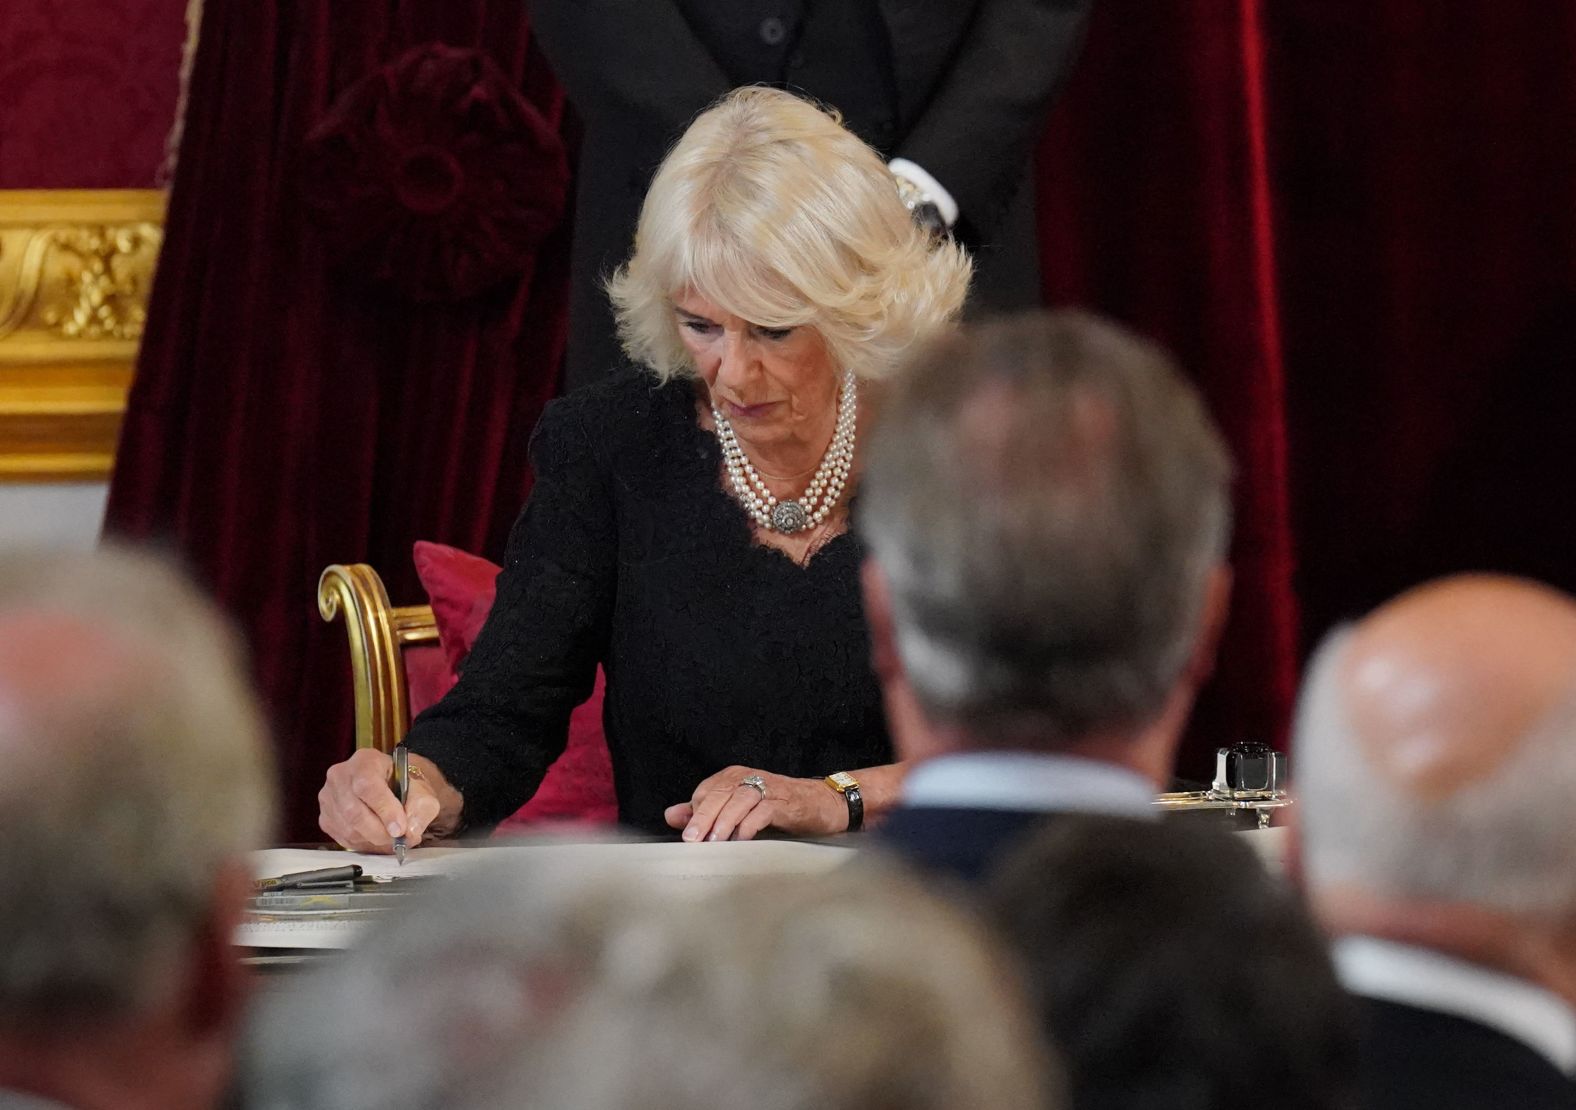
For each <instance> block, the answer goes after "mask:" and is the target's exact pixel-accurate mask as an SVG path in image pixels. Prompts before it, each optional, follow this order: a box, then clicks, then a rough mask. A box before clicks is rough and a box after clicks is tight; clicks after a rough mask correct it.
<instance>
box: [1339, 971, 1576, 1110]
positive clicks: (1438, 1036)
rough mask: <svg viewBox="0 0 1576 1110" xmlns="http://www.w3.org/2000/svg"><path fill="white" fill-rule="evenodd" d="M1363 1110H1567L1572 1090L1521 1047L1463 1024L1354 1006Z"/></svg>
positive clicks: (1376, 1004) (1397, 1008)
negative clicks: (1357, 1028)
mask: <svg viewBox="0 0 1576 1110" xmlns="http://www.w3.org/2000/svg"><path fill="white" fill-rule="evenodd" d="M1358 1004H1359V1012H1360V1026H1359V1040H1358V1053H1359V1056H1358V1066H1359V1072H1358V1076H1359V1089H1360V1091H1361V1099H1360V1100H1359V1103H1358V1105H1359V1106H1360V1107H1361V1108H1362V1110H1554V1108H1555V1107H1561V1108H1564V1110H1569V1108H1571V1107H1576V1083H1572V1081H1571V1079H1570V1078H1569V1077H1567V1076H1566V1075H1564V1074H1563V1073H1561V1072H1560V1070H1559V1069H1558V1068H1556V1067H1555V1066H1554V1065H1553V1064H1551V1063H1550V1062H1549V1061H1548V1059H1547V1058H1545V1057H1544V1056H1542V1055H1540V1054H1538V1053H1537V1052H1535V1051H1533V1050H1532V1049H1531V1048H1529V1047H1527V1046H1526V1045H1525V1044H1523V1043H1522V1042H1521V1041H1518V1040H1515V1039H1514V1038H1512V1037H1507V1036H1506V1035H1505V1034H1503V1033H1501V1032H1499V1031H1498V1030H1495V1029H1490V1028H1489V1027H1488V1026H1485V1025H1480V1024H1478V1023H1477V1022H1474V1021H1468V1020H1466V1019H1465V1018H1460V1017H1455V1016H1454V1015H1451V1014H1442V1013H1439V1012H1437V1011H1434V1010H1423V1009H1418V1008H1416V1007H1413V1006H1403V1005H1400V1004H1398V1003H1395V1002H1385V1001H1381V1000H1378V999H1373V998H1359V999H1358Z"/></svg>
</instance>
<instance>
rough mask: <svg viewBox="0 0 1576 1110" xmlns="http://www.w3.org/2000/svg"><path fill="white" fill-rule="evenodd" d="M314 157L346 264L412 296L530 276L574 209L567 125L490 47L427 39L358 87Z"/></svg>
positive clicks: (314, 175) (324, 210) (442, 295)
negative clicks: (540, 105) (549, 116)
mask: <svg viewBox="0 0 1576 1110" xmlns="http://www.w3.org/2000/svg"><path fill="white" fill-rule="evenodd" d="M304 156H305V167H304V173H305V192H306V198H307V202H308V204H309V206H310V208H311V210H312V211H313V213H314V215H315V217H316V222H317V224H318V226H319V228H320V229H321V231H322V233H323V235H324V238H325V243H326V246H327V249H328V250H329V252H330V254H331V257H332V260H333V262H334V263H335V265H336V266H337V267H339V268H341V269H346V270H350V271H353V272H355V273H358V274H360V275H361V276H363V277H365V278H366V279H367V280H368V281H370V282H372V283H374V284H376V285H378V286H381V287H383V288H387V289H392V290H394V291H396V292H397V293H399V294H401V295H402V296H404V297H406V298H409V299H410V300H413V301H423V302H452V301H460V300H464V299H466V298H469V297H472V296H475V295H476V294H478V293H480V292H482V291H483V290H485V289H488V288H490V287H492V286H494V285H497V284H498V283H500V282H502V281H504V280H506V279H510V278H513V279H517V280H529V277H530V273H531V270H532V267H533V264H534V260H535V257H536V250H537V246H538V244H539V243H540V242H541V241H542V238H543V237H544V236H545V235H547V234H548V233H549V232H550V231H552V230H553V229H554V228H555V227H556V226H558V223H559V221H560V220H561V219H562V218H563V214H564V204H565V196H566V191H567V183H568V177H569V170H568V164H567V159H566V157H565V153H564V147H563V143H562V141H561V140H560V138H559V136H558V133H557V130H556V129H555V128H554V127H553V126H552V125H551V124H549V123H548V121H547V120H546V119H544V118H543V116H542V113H541V112H540V111H538V110H537V108H536V106H535V105H533V104H532V103H531V102H530V101H529V100H527V99H526V98H525V97H524V96H523V95H522V94H521V93H520V91H519V89H517V88H516V87H515V86H514V85H513V84H512V83H511V82H510V80H509V78H508V77H507V76H506V75H505V74H504V73H503V71H502V70H501V69H499V68H498V66H497V64H496V63H494V62H493V60H492V59H491V58H489V57H488V56H487V55H485V54H483V53H481V52H480V51H477V50H468V49H461V48H457V47H452V46H446V45H443V44H440V43H428V44H424V45H422V46H418V47H414V48H412V49H411V50H408V51H406V52H405V53H404V54H402V55H400V57H398V58H397V59H395V60H394V61H393V62H391V63H389V64H387V65H385V66H382V67H380V68H379V69H377V70H376V71H374V72H372V73H370V74H368V75H367V76H365V77H363V78H361V79H360V80H358V81H356V82H355V83H354V84H353V85H351V86H350V87H349V88H347V89H345V91H344V92H343V93H341V94H340V96H339V97H338V98H337V99H336V100H335V101H334V103H333V104H332V105H331V106H330V108H329V109H328V111H327V112H326V113H325V114H324V116H323V117H322V119H321V120H320V121H319V122H318V123H317V124H316V125H315V126H314V127H313V128H312V130H311V132H310V133H309V134H308V135H307V139H306V143H305V154H304Z"/></svg>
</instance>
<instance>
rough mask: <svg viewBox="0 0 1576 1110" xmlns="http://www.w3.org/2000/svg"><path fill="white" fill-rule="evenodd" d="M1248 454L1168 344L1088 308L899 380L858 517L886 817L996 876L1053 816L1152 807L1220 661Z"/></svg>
mask: <svg viewBox="0 0 1576 1110" xmlns="http://www.w3.org/2000/svg"><path fill="white" fill-rule="evenodd" d="M1230 479H1231V462H1230V457H1229V455H1228V453H1227V451H1226V448H1225V445H1224V443H1223V442H1222V440H1221V437H1220V434H1219V432H1218V431H1217V430H1216V428H1215V426H1214V424H1213V422H1212V421H1211V420H1210V418H1209V416H1208V414H1207V413H1206V412H1205V411H1204V407H1203V405H1202V403H1201V402H1200V400H1199V397H1198V395H1197V393H1196V392H1195V391H1194V390H1193V388H1192V387H1191V386H1190V385H1189V384H1188V383H1187V381H1186V380H1185V379H1184V378H1183V376H1182V374H1181V373H1180V372H1179V371H1178V369H1177V368H1176V367H1175V365H1173V363H1172V362H1171V360H1170V359H1169V358H1168V357H1167V356H1166V355H1165V353H1164V352H1162V351H1160V350H1159V349H1158V348H1156V347H1154V346H1151V345H1150V344H1148V343H1145V342H1143V341H1142V340H1140V339H1138V338H1136V337H1134V336H1132V335H1129V334H1127V333H1126V332H1124V331H1122V330H1121V329H1119V328H1117V327H1115V326H1114V325H1111V324H1107V323H1104V322H1101V321H1099V320H1096V319H1094V318H1093V317H1090V316H1087V315H1084V314H1082V313H1076V312H1056V313H1043V312H1037V313H1030V314H1024V315H1022V316H1019V317H1013V318H1007V319H1003V320H998V321H995V322H993V323H987V324H984V325H982V326H978V327H975V328H972V329H969V330H967V331H965V332H964V333H962V334H960V335H957V336H954V337H950V338H948V339H946V340H943V341H942V342H941V343H939V344H938V345H936V346H934V347H933V348H932V349H930V350H928V351H925V352H923V353H922V354H921V355H920V357H919V358H918V359H917V360H916V361H915V363H914V364H913V365H912V366H911V367H909V368H908V369H907V370H906V371H905V372H904V373H902V374H901V375H899V376H898V378H897V379H896V380H895V381H894V382H893V383H892V388H891V391H890V393H889V394H888V395H887V396H886V397H885V398H884V399H883V403H882V416H881V421H880V423H879V424H878V425H877V428H876V431H875V433H874V437H873V439H872V441H871V446H870V450H869V454H868V457H867V461H866V470H865V475H864V478H863V481H862V485H861V494H860V502H859V505H858V506H857V509H856V512H857V513H858V517H859V524H860V527H861V531H862V532H863V534H864V537H865V540H866V543H867V545H868V547H869V550H870V556H869V558H868V560H867V562H866V565H865V598H866V612H867V616H868V619H869V623H870V631H871V640H872V649H873V654H874V660H875V665H876V670H877V673H878V675H879V677H880V679H881V682H882V686H883V692H884V695H885V698H886V705H887V716H888V725H889V727H890V729H891V731H892V738H893V744H894V746H895V747H896V749H897V752H898V754H899V755H900V757H901V758H903V759H905V760H912V761H914V762H915V764H916V765H915V766H914V767H913V769H912V770H910V772H909V773H908V776H907V778H906V780H905V782H904V786H903V803H902V805H901V806H900V807H899V808H898V809H897V810H895V811H894V812H893V813H892V814H890V815H889V816H888V818H887V820H886V821H885V822H884V823H883V825H882V826H881V828H880V833H881V835H882V836H883V837H884V838H885V840H886V841H887V842H888V843H889V844H891V845H892V846H894V847H896V848H897V849H899V850H900V851H902V852H904V853H906V854H907V855H909V856H910V857H912V858H913V859H915V860H917V861H918V862H920V863H921V864H924V865H927V866H931V867H934V868H936V869H939V870H941V871H945V872H951V873H953V874H956V875H961V876H963V877H965V878H977V877H980V876H981V875H982V874H983V873H984V872H985V871H987V870H989V869H990V867H991V866H992V865H993V864H994V862H995V861H996V860H997V859H998V858H999V857H1000V856H1001V855H1003V854H1004V853H1005V852H1007V851H1008V850H1009V849H1010V847H1011V846H1012V845H1013V844H1014V843H1015V842H1016V841H1017V840H1018V839H1019V838H1020V837H1022V836H1023V835H1025V834H1026V833H1027V832H1028V831H1029V830H1030V828H1031V827H1032V826H1033V825H1035V824H1037V823H1040V822H1041V821H1042V820H1044V819H1045V817H1046V815H1048V814H1051V813H1056V812H1062V811H1082V812H1093V813H1109V814H1117V815H1123V816H1131V817H1134V818H1140V819H1142V818H1147V817H1149V816H1151V815H1152V813H1153V809H1154V807H1153V804H1152V802H1153V796H1154V793H1155V791H1156V790H1157V789H1160V788H1161V787H1162V786H1163V784H1165V783H1167V782H1169V780H1170V778H1171V774H1172V765H1173V763H1174V761H1175V754H1176V746H1177V742H1178V740H1179V738H1180V736H1181V733H1182V729H1183V726H1184V724H1185V723H1186V720H1187V717H1188V714H1189V712H1190V710H1191V708H1192V704H1193V699H1194V695H1195V693H1196V691H1197V689H1198V686H1199V684H1200V683H1201V682H1202V681H1203V679H1204V677H1205V676H1206V674H1207V672H1208V670H1209V667H1210V664H1211V662H1212V659H1213V656H1214V645H1215V641H1216V638H1217V634H1218V632H1219V629H1220V626H1221V623H1222V621H1223V619H1224V616H1225V612H1226V604H1227V596H1228V594H1229V584H1230V573H1229V571H1228V570H1227V568H1226V564H1225V558H1226V548H1227V541H1228V535H1229V532H1230V490H1229V486H1230Z"/></svg>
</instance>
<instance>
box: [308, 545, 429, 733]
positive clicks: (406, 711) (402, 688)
mask: <svg viewBox="0 0 1576 1110" xmlns="http://www.w3.org/2000/svg"><path fill="white" fill-rule="evenodd" d="M317 611H318V612H319V613H320V614H321V615H322V617H323V619H324V620H326V621H332V620H334V619H335V618H336V617H341V616H342V617H344V619H345V632H346V635H348V636H349V638H350V680H351V685H352V687H353V688H354V691H355V699H356V747H358V748H376V749H378V751H380V752H390V751H393V750H394V746H395V745H396V744H398V743H399V742H400V741H401V740H403V739H404V738H405V733H406V731H407V730H408V729H409V728H410V698H409V695H408V693H407V691H406V685H405V681H406V680H405V649H406V648H407V647H414V646H416V645H417V644H435V643H437V642H438V623H437V621H436V620H434V619H433V615H432V607H431V606H430V605H401V606H396V605H390V604H389V595H388V591H387V590H385V589H384V588H383V579H382V578H380V577H378V572H377V571H375V570H373V569H372V568H371V567H370V566H368V565H367V564H366V563H350V564H348V565H342V564H340V563H335V564H334V565H333V566H330V567H328V568H327V569H326V570H324V571H323V576H322V577H321V578H319V579H318V583H317Z"/></svg>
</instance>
